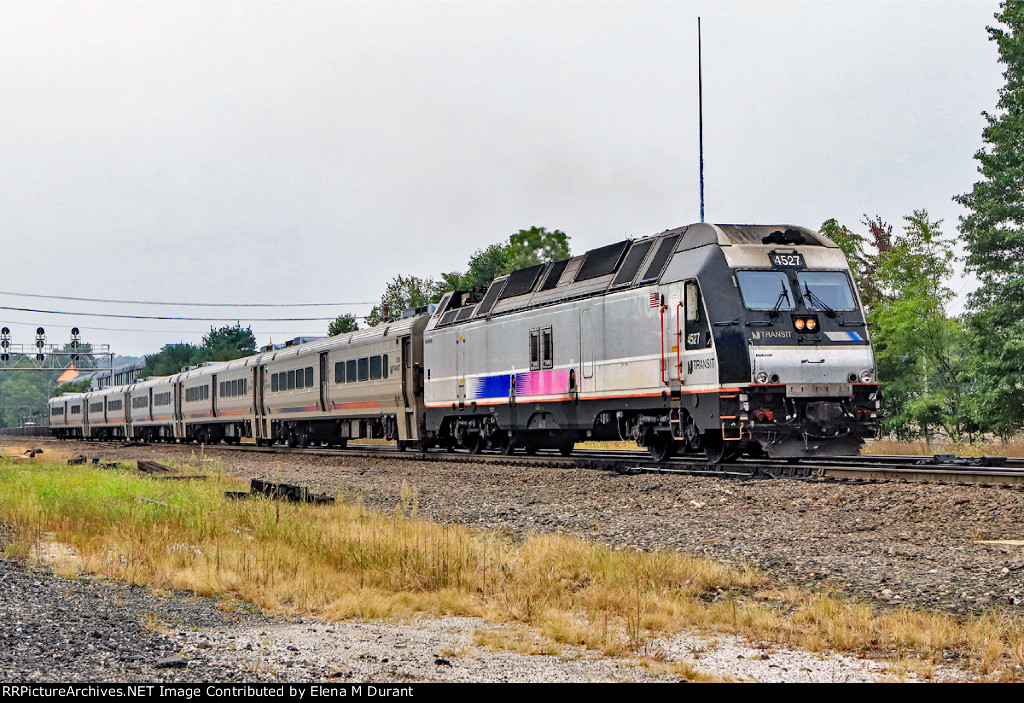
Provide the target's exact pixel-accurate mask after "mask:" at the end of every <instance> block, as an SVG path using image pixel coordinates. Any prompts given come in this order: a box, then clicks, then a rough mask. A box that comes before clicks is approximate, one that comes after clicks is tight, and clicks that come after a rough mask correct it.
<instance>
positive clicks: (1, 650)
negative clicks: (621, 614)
mask: <svg viewBox="0 0 1024 703" xmlns="http://www.w3.org/2000/svg"><path fill="white" fill-rule="evenodd" d="M0 593H2V594H3V597H2V599H0V681H4V682H32V683H44V682H75V683H84V682H111V681H118V682H157V683H184V682H195V681H202V682H224V683H241V682H263V683H279V682H285V681H287V682H309V681H319V682H332V681H333V682H339V683H372V682H387V683H412V682H419V683H422V682H481V681H482V682H550V683H579V682H621V681H632V682H641V683H645V682H647V683H654V682H681V681H686V680H687V679H686V677H685V676H682V675H678V674H676V675H659V674H657V673H654V672H652V671H650V670H648V669H647V668H644V667H643V666H640V665H638V664H637V662H635V661H631V660H626V659H620V658H613V657H603V656H601V655H599V654H596V653H594V652H588V651H585V650H582V649H577V648H573V647H566V648H565V649H564V650H563V652H562V654H561V655H560V656H542V655H536V656H527V655H522V654H518V653H515V652H511V651H504V650H498V651H490V650H489V649H487V648H485V647H483V646H480V645H478V644H476V643H475V641H474V635H475V634H476V633H477V632H478V631H480V630H487V629H491V628H494V627H495V626H494V625H491V624H489V623H486V622H483V621H480V620H476V619H473V618H451V617H449V618H436V619H416V620H412V621H409V622H404V623H391V622H384V621H375V622H342V623H326V622H322V621H318V620H312V619H295V620H284V619H282V618H274V617H267V616H263V615H260V614H257V613H249V612H223V611H222V610H220V609H219V608H218V604H217V603H216V602H214V601H212V600H210V599H203V598H196V597H192V596H190V595H189V594H187V593H184V594H176V595H172V596H170V597H160V596H155V595H152V594H150V593H149V592H148V591H147V590H146V589H145V588H141V587H138V586H134V587H133V586H128V585H125V584H121V583H115V582H109V581H102V580H93V579H85V578H83V579H79V580H68V579H63V578H60V577H57V576H55V575H53V574H52V573H51V572H50V571H49V570H48V569H46V568H45V567H36V568H34V569H27V568H26V567H25V566H24V565H23V564H16V563H14V562H11V561H7V560H2V559H0ZM527 636H529V635H527ZM648 649H649V650H650V651H649V652H648V654H650V655H655V654H657V652H660V655H659V656H658V659H659V660H660V661H664V662H669V663H671V662H685V663H686V664H687V665H688V666H689V667H690V669H689V671H687V674H689V675H691V676H694V675H696V676H698V677H699V678H711V679H724V680H734V681H789V682H807V681H817V682H833V681H834V682H869V681H877V680H891V679H892V678H893V677H894V676H895V677H897V678H898V679H899V680H911V681H912V680H915V677H914V675H913V674H910V675H908V674H907V673H906V672H900V671H899V670H898V669H894V668H892V667H890V666H889V665H887V664H885V663H883V662H878V661H872V660H870V659H857V658H854V657H850V656H846V655H831V656H822V655H818V654H811V653H808V652H801V651H790V650H785V649H781V648H769V647H765V646H755V645H752V644H750V643H747V642H744V641H742V640H740V639H739V638H735V637H721V638H719V637H702V636H696V635H687V636H679V637H674V638H671V639H668V640H662V641H655V642H651V643H650V644H649V646H648ZM655 650H657V652H656V651H655ZM693 672H697V674H694V673H693ZM970 678H971V677H970V676H969V675H968V674H967V673H965V672H963V671H959V670H957V669H955V668H951V667H941V668H939V669H938V670H936V671H935V672H934V674H933V675H932V680H940V681H942V680H968V679H970Z"/></svg>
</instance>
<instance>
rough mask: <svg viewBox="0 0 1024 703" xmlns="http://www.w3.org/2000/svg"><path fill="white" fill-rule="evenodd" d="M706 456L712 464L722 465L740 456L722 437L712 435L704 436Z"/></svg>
mask: <svg viewBox="0 0 1024 703" xmlns="http://www.w3.org/2000/svg"><path fill="white" fill-rule="evenodd" d="M703 444H704V454H706V455H707V457H708V462H709V463H711V464H722V463H725V462H727V461H731V460H732V459H734V458H735V457H736V455H737V454H738V451H737V448H736V447H734V446H732V445H731V444H730V443H729V442H726V441H725V440H723V439H722V437H721V436H720V435H712V434H710V433H708V434H705V435H704V442H703Z"/></svg>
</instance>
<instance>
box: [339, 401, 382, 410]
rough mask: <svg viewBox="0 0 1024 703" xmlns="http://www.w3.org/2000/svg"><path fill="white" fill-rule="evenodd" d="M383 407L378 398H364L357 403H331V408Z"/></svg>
mask: <svg viewBox="0 0 1024 703" xmlns="http://www.w3.org/2000/svg"><path fill="white" fill-rule="evenodd" d="M380 407H383V406H382V405H381V402H380V401H379V400H366V401H362V402H357V403H331V410H358V409H359V408H380Z"/></svg>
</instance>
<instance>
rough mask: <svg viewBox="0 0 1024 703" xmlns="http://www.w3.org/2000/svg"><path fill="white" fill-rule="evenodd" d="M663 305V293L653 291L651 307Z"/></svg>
mask: <svg viewBox="0 0 1024 703" xmlns="http://www.w3.org/2000/svg"><path fill="white" fill-rule="evenodd" d="M660 305H661V293H651V307H652V308H656V307H659V306H660Z"/></svg>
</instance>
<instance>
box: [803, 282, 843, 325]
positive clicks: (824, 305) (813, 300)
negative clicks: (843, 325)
mask: <svg viewBox="0 0 1024 703" xmlns="http://www.w3.org/2000/svg"><path fill="white" fill-rule="evenodd" d="M804 294H805V295H806V296H807V299H808V300H810V301H811V304H812V305H816V306H818V308H820V309H822V310H824V311H825V314H826V315H828V316H829V317H835V316H836V314H837V313H836V311H835V310H833V309H832V308H830V307H829V306H828V303H826V302H825V301H824V300H822V299H821V298H820V297H818V295H817V294H816V293H813V292H811V289H810V288H809V287H808V285H807V284H806V283H805V284H804Z"/></svg>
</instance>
